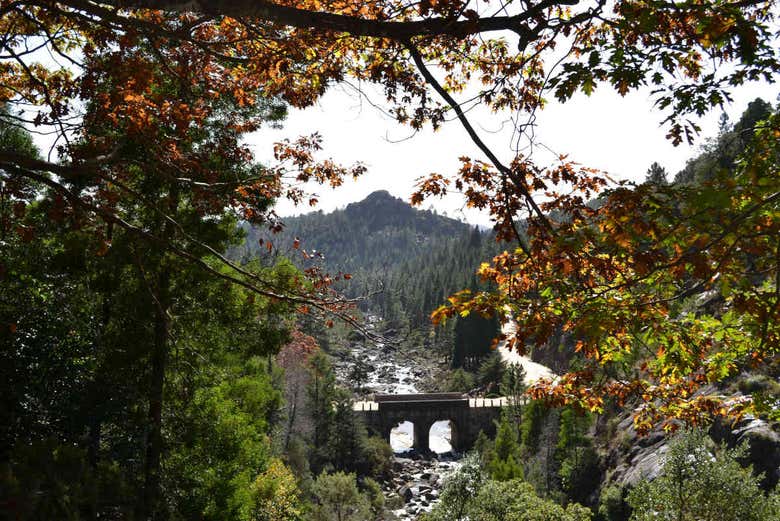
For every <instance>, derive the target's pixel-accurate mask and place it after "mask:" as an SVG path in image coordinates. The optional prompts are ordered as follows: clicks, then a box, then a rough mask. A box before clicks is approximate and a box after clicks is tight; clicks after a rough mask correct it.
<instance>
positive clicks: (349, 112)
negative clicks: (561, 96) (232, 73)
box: [247, 84, 780, 225]
mask: <svg viewBox="0 0 780 521" xmlns="http://www.w3.org/2000/svg"><path fill="white" fill-rule="evenodd" d="M778 92H780V87H778V86H776V85H767V84H752V85H746V86H743V87H741V88H740V89H738V90H736V91H735V92H734V93H733V95H734V102H733V103H732V104H730V105H727V106H725V107H724V109H725V112H726V113H727V114H728V115H729V117H730V118H731V121H732V122H734V121H736V120H737V119H738V118H739V116H740V114H741V113H742V112H743V111H744V109H745V108H746V107H747V104H748V103H749V102H750V101H752V100H753V99H755V98H756V97H763V98H764V99H765V100H767V101H770V102H772V103H774V102H775V98H776V97H777V95H778ZM369 97H370V98H371V100H372V101H376V102H380V103H381V101H382V98H381V95H380V94H376V95H369ZM720 114H721V112H720V111H719V110H715V111H713V112H712V113H710V114H709V115H708V116H706V117H705V118H702V119H700V120H698V123H699V125H700V126H701V127H702V132H701V135H700V138H699V139H698V140H697V142H696V143H695V144H694V146H693V147H691V146H688V145H680V146H678V147H674V146H672V144H671V142H670V141H668V140H667V139H666V138H665V134H666V129H664V128H662V127H661V126H660V122H661V120H662V119H663V117H664V116H663V115H662V114H661V113H660V112H658V111H654V110H653V107H652V101H651V99H650V96H649V91H637V92H633V93H630V94H628V95H627V96H625V97H620V96H619V95H618V94H617V93H615V92H614V91H612V90H611V89H610V88H608V87H602V88H601V89H600V90H596V91H595V92H594V93H593V94H592V95H591V96H590V97H587V96H585V95H584V94H577V95H575V96H574V97H573V98H572V99H571V100H569V101H568V102H566V103H565V104H561V103H557V102H552V103H549V104H548V105H547V106H546V107H545V109H544V110H542V111H541V112H540V113H539V114H538V117H537V124H538V127H537V129H536V137H537V138H538V141H540V142H542V143H544V145H546V147H549V148H550V149H551V150H553V151H554V152H555V153H556V154H568V155H569V159H570V160H573V161H576V162H578V163H581V164H583V165H585V166H589V167H594V168H598V169H601V170H605V171H606V172H608V173H609V174H610V175H611V176H612V177H613V178H615V179H628V180H633V181H642V180H643V179H644V177H645V173H646V171H647V169H648V167H649V166H650V164H651V163H653V162H654V161H657V162H658V163H660V164H661V165H662V166H663V167H665V168H666V170H667V172H669V174H670V177H673V176H674V174H675V173H676V172H677V171H679V170H680V169H682V168H683V167H684V166H685V161H686V160H687V159H689V158H690V157H692V156H694V155H695V154H696V153H697V148H698V146H699V145H700V144H701V143H702V142H703V140H704V138H706V137H710V136H714V135H715V134H716V132H717V128H718V119H719V117H720ZM470 117H472V118H473V122H474V123H476V125H475V126H476V128H477V129H478V130H479V131H480V133H481V135H482V137H483V139H484V140H485V141H486V142H487V143H488V144H489V145H490V146H491V147H492V148H493V150H494V151H497V152H498V153H499V157H500V158H501V159H502V160H505V161H506V162H509V161H510V160H511V158H512V157H513V153H512V151H511V148H510V140H511V125H509V124H508V122H507V123H505V124H503V125H502V121H503V120H505V119H506V115H501V114H489V113H485V112H482V113H480V112H475V113H471V114H470ZM282 125H283V127H282V128H281V129H262V130H260V131H259V132H258V133H256V134H254V135H251V136H249V137H248V139H247V142H248V143H249V144H250V146H251V147H252V149H253V151H254V153H255V156H256V159H257V160H259V161H261V162H264V163H266V164H270V163H272V159H273V144H274V143H275V142H277V141H280V140H282V139H285V138H290V139H294V138H296V137H297V136H300V135H308V134H311V133H312V132H315V131H316V132H319V133H320V134H321V135H322V136H323V138H324V142H323V145H324V149H325V150H324V153H323V157H332V158H334V159H336V160H337V161H340V162H342V163H345V164H351V163H353V162H355V161H361V162H363V163H364V164H365V165H366V166H367V167H368V172H367V173H366V174H365V175H364V176H363V177H361V178H359V179H358V180H356V181H353V180H351V179H349V180H347V182H346V183H345V184H344V185H343V186H341V187H339V188H336V189H331V188H329V187H321V186H316V187H313V190H314V191H315V192H317V194H318V195H319V206H318V207H317V208H316V209H321V210H323V211H325V212H330V211H333V210H334V209H337V208H343V207H344V206H346V205H347V204H349V203H350V202H355V201H360V200H362V199H363V198H365V197H366V196H367V195H368V194H370V193H371V192H374V191H376V190H387V191H389V192H390V193H391V194H393V195H395V196H397V197H400V198H401V199H403V200H406V201H408V200H409V198H410V195H411V193H412V192H413V191H414V186H415V183H416V180H417V179H418V178H420V177H421V176H425V175H427V174H429V173H431V172H438V173H441V174H452V173H455V172H456V171H457V168H458V165H459V163H458V160H457V159H458V157H460V156H462V155H467V156H470V157H472V158H476V159H483V160H484V159H485V157H484V156H483V155H482V154H481V153H480V152H479V151H478V150H477V149H476V147H475V145H474V144H473V143H472V142H471V141H470V139H469V138H468V136H467V135H466V132H465V130H463V128H462V127H461V126H460V123H459V122H458V121H451V122H448V123H446V124H445V125H444V126H443V128H441V129H440V130H439V131H437V132H433V131H432V130H430V129H426V130H424V131H421V132H419V133H417V134H416V135H412V136H411V137H410V135H411V129H409V128H408V127H404V126H402V125H400V124H398V123H396V122H395V121H394V120H392V119H390V118H389V117H387V116H386V115H384V114H382V113H381V111H379V110H377V109H376V108H374V107H373V106H371V104H369V103H368V102H366V101H361V99H360V96H359V95H357V94H356V93H355V92H354V91H348V90H345V89H344V88H341V87H334V88H332V89H331V90H330V91H329V92H328V93H327V94H326V95H325V96H324V97H323V98H322V99H321V101H320V102H319V103H318V104H317V105H316V106H314V107H310V108H307V109H305V110H296V109H291V110H290V113H289V115H288V117H287V120H286V121H284V122H283V124H282ZM406 138H408V139H406ZM534 159H535V160H536V161H538V162H540V164H546V163H549V162H551V161H552V160H553V156H552V154H550V153H549V152H545V151H544V150H541V149H537V150H536V152H535V155H534ZM431 206H432V207H433V208H435V209H436V210H437V211H438V212H439V213H446V214H447V215H448V216H450V217H454V218H457V219H460V220H463V221H467V222H470V223H472V224H480V225H488V224H489V218H488V216H487V215H486V214H483V213H479V212H477V211H475V210H472V209H467V208H464V200H463V198H462V197H461V196H460V195H458V194H451V195H449V196H447V197H446V198H445V199H443V200H434V199H430V200H427V201H426V202H425V203H423V208H429V207H431ZM277 211H278V212H279V214H280V215H283V216H287V215H296V214H300V213H305V212H308V211H311V208H309V207H308V206H302V207H295V206H293V205H292V204H291V203H289V202H286V201H284V202H281V203H280V204H279V205H278V207H277Z"/></svg>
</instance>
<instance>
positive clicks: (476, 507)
mask: <svg viewBox="0 0 780 521" xmlns="http://www.w3.org/2000/svg"><path fill="white" fill-rule="evenodd" d="M590 518H591V513H590V510H588V509H587V508H585V507H583V506H580V505H578V504H576V503H570V504H569V505H567V506H566V507H562V506H560V505H558V504H557V503H555V502H553V501H550V500H548V499H543V498H541V497H539V496H538V495H537V494H536V492H535V491H534V488H533V487H532V486H531V485H530V484H528V483H526V482H524V481H521V480H519V479H515V480H511V481H488V482H487V483H486V484H485V486H483V487H482V489H481V490H480V491H479V494H477V496H476V497H475V498H474V500H473V502H472V504H471V508H470V509H469V520H474V521H499V520H501V521H547V520H550V519H554V520H555V521H590Z"/></svg>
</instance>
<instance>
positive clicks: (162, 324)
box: [143, 267, 170, 520]
mask: <svg viewBox="0 0 780 521" xmlns="http://www.w3.org/2000/svg"><path fill="white" fill-rule="evenodd" d="M169 286H170V273H169V271H168V269H167V268H166V267H163V268H161V270H160V273H159V276H158V281H157V295H155V297H156V300H157V302H156V306H155V315H154V345H153V350H152V356H151V360H150V363H151V369H152V374H151V381H150V386H149V414H148V417H147V420H148V425H149V426H148V429H149V433H148V436H147V440H146V464H145V469H144V471H145V472H144V498H143V510H144V511H143V519H150V520H154V519H158V518H159V502H160V460H161V456H162V443H163V439H162V409H163V391H164V387H165V366H166V363H167V361H168V328H169V323H168V308H169V305H170V304H169V299H170V297H169V289H170V288H169Z"/></svg>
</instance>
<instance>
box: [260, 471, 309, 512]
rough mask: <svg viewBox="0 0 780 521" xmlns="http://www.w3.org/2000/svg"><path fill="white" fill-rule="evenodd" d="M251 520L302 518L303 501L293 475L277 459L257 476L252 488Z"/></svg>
mask: <svg viewBox="0 0 780 521" xmlns="http://www.w3.org/2000/svg"><path fill="white" fill-rule="evenodd" d="M251 501H252V505H253V506H252V513H251V517H250V519H251V520H252V521H298V520H301V519H303V512H304V503H303V500H302V499H301V497H300V491H299V490H298V486H297V483H296V481H295V476H293V474H292V472H290V470H289V469H288V468H287V467H286V466H285V465H284V463H282V462H281V461H280V460H278V459H273V460H271V462H270V463H269V464H268V469H267V470H266V471H265V472H263V473H262V474H260V475H259V476H257V479H255V482H254V484H253V488H252V500H251Z"/></svg>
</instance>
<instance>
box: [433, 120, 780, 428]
mask: <svg viewBox="0 0 780 521" xmlns="http://www.w3.org/2000/svg"><path fill="white" fill-rule="evenodd" d="M753 108H755V107H753ZM753 108H751V111H753ZM754 112H756V113H761V110H760V109H756V110H755V111H754ZM746 119H748V120H749V119H750V116H747V115H746ZM753 124H754V126H753V127H752V128H745V129H744V130H742V131H741V134H740V136H742V137H741V139H742V141H741V142H742V143H743V144H744V147H745V148H744V149H741V150H739V151H738V152H737V153H735V155H734V156H732V157H734V158H735V159H734V160H733V168H729V167H728V166H723V165H720V164H715V165H713V166H712V167H711V168H708V169H707V172H708V174H707V176H705V177H704V178H696V179H694V182H692V183H690V184H689V183H682V182H677V183H674V184H671V185H660V184H655V183H645V184H642V185H639V186H635V187H631V186H628V185H626V184H625V183H622V184H617V185H613V186H611V187H610V189H608V190H606V191H605V192H603V193H602V194H601V196H600V199H599V204H598V205H591V204H589V202H588V199H589V198H590V197H592V196H594V195H595V194H596V193H598V192H599V191H600V190H601V189H602V188H603V187H605V186H606V185H607V184H608V181H607V180H606V178H604V177H602V176H600V175H598V174H597V173H595V172H592V171H589V170H587V169H581V168H577V167H574V166H572V165H568V166H561V167H559V168H554V169H551V170H548V171H540V170H533V171H531V172H530V173H529V174H527V175H530V176H533V177H534V178H535V181H533V182H536V183H539V185H540V186H542V185H544V186H549V189H550V190H553V187H554V186H556V185H561V184H562V183H566V184H567V186H571V187H573V190H574V193H571V192H565V193H564V192H560V193H558V194H557V195H556V196H555V197H553V198H552V199H550V200H549V201H546V202H545V203H544V204H543V205H542V208H543V210H544V212H547V213H546V214H544V215H531V216H529V218H528V220H527V226H528V232H527V235H528V241H529V242H528V243H527V244H523V243H521V247H520V248H518V249H517V250H516V251H514V252H509V253H506V254H502V255H499V256H496V257H495V258H494V260H493V263H492V264H487V263H485V264H483V266H482V268H481V269H480V274H481V276H482V277H483V279H484V280H486V281H489V282H491V283H493V284H495V285H496V287H498V288H499V291H496V292H479V293H476V294H474V293H472V292H465V291H464V292H462V293H460V294H456V295H454V296H453V297H452V298H451V299H450V304H449V305H447V306H444V307H442V308H440V309H439V310H437V312H436V313H435V314H434V318H435V319H436V320H443V319H445V318H447V317H459V316H461V315H462V314H463V313H481V312H489V311H490V310H497V311H499V312H501V311H503V312H507V313H511V315H512V316H513V317H514V319H515V320H517V322H518V328H517V332H516V334H514V335H512V337H511V338H510V339H509V342H510V346H513V347H515V348H517V349H519V350H523V349H525V345H526V343H531V344H533V345H536V346H539V347H545V346H547V345H548V342H550V341H551V340H552V339H553V338H554V337H555V335H556V334H557V332H559V331H566V332H568V334H570V335H571V336H572V337H573V338H574V339H576V346H575V350H576V352H577V353H578V355H577V356H578V357H579V358H580V362H579V363H578V364H577V365H576V367H575V369H573V370H571V371H570V372H569V373H567V374H566V375H564V376H563V377H562V378H560V379H558V380H556V381H555V382H552V381H542V382H540V383H538V384H537V385H536V386H535V387H534V388H532V389H531V390H530V394H531V395H532V396H534V397H536V398H539V399H544V400H546V401H547V403H548V404H550V405H553V406H560V405H564V404H576V405H578V406H579V407H581V408H584V409H587V410H590V411H595V412H601V411H603V410H604V403H605V401H604V400H605V398H606V397H612V398H614V400H615V401H616V403H618V405H621V406H622V405H625V404H626V403H628V400H637V401H636V402H633V403H635V404H637V406H636V408H635V428H636V429H637V430H638V431H639V432H640V433H645V432H648V430H649V429H650V428H652V427H653V426H654V425H657V424H659V423H660V424H663V426H664V428H666V429H667V430H674V429H675V428H676V427H677V426H678V425H679V424H680V423H679V422H676V421H674V420H682V421H683V422H691V423H701V422H706V421H709V420H711V419H712V418H713V417H716V416H734V417H740V416H741V415H743V414H745V413H746V412H747V411H751V410H752V411H754V412H761V413H769V414H771V413H772V411H771V410H768V409H767V407H766V406H765V405H766V404H763V403H761V402H760V401H756V402H753V401H751V399H749V398H746V397H730V398H729V397H723V396H716V395H710V394H702V393H696V392H695V391H696V390H697V389H700V388H701V387H702V386H703V385H704V384H706V383H708V382H715V381H722V380H724V379H726V378H728V377H730V376H733V375H735V374H737V373H738V372H739V371H741V370H743V369H747V368H752V367H755V366H757V365H760V364H763V363H766V362H768V361H771V359H772V358H773V357H774V356H775V354H776V353H777V351H778V349H779V348H778V344H777V342H778V338H780V336H778V331H777V328H776V325H777V324H778V323H780V322H779V321H778V320H776V318H777V317H774V315H773V314H774V313H776V312H777V311H778V309H780V308H778V306H776V305H775V303H776V301H777V298H778V293H777V291H776V290H777V284H776V277H775V275H776V273H777V271H778V265H777V262H776V259H775V250H776V241H775V238H776V237H777V230H776V227H777V226H778V222H779V220H778V218H777V215H778V200H777V195H776V194H777V190H776V188H777V180H778V176H777V159H778V157H780V151H779V150H778V144H777V143H778V141H777V139H774V138H773V137H770V136H774V135H775V132H777V129H778V125H779V124H780V120H779V119H778V115H777V114H772V115H770V116H769V117H768V119H766V120H764V121H763V122H758V123H756V122H753ZM728 139H729V136H728V135H723V136H721V138H720V140H719V141H718V143H721V142H726V141H728ZM725 153H726V152H722V154H725ZM720 154H721V152H717V154H716V156H717V157H718V158H722V159H724V162H725V163H726V164H727V165H728V164H730V163H731V160H727V159H728V158H727V157H726V156H722V155H720ZM466 168H468V170H469V172H471V171H472V169H478V168H479V166H478V165H476V164H474V163H470V164H469V165H467V167H466ZM475 183H477V186H481V185H480V184H479V183H481V181H479V182H476V181H475ZM482 188H483V189H487V188H485V187H484V186H483V187H482ZM648 324H652V327H648Z"/></svg>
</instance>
